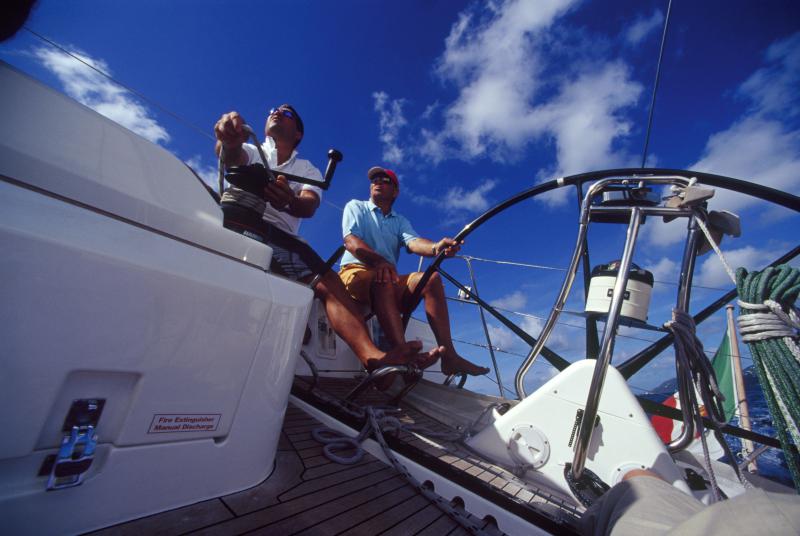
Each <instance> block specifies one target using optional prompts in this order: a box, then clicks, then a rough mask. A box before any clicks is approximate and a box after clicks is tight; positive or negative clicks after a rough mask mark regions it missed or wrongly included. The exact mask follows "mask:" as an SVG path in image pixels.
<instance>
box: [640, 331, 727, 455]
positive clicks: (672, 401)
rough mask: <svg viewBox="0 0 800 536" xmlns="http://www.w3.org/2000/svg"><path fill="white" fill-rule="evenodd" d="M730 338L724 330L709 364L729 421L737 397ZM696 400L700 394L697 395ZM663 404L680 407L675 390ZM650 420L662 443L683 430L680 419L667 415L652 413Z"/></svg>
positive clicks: (702, 408)
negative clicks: (712, 369)
mask: <svg viewBox="0 0 800 536" xmlns="http://www.w3.org/2000/svg"><path fill="white" fill-rule="evenodd" d="M731 359H732V357H731V339H730V333H728V331H727V330H725V335H724V336H723V337H722V342H721V343H720V345H719V348H717V353H716V354H714V359H713V360H712V361H711V366H712V367H714V374H715V375H716V377H717V384H718V385H719V390H720V391H721V392H722V394H723V395H724V396H725V401H724V402H723V403H722V406H723V409H724V411H725V421H726V422H730V420H731V418H732V417H733V416H734V414H735V413H736V401H737V400H738V399H739V398H738V396H737V393H736V383H735V381H734V378H733V365H732V362H731ZM697 398H698V400H699V399H700V396H699V395H698V396H697ZM662 404H664V405H665V406H668V407H670V408H675V409H681V401H680V398H679V396H678V393H677V391H676V392H675V393H674V394H673V395H671V396H669V397H667V399H666V400H664V401H663V402H662ZM700 413H702V414H703V415H706V411H705V407H703V406H700ZM650 422H651V423H652V424H653V428H655V429H656V432H657V433H658V436H659V437H660V438H661V440H662V441H663V442H664V443H669V442H671V441H672V440H673V439H676V438H677V437H678V436H680V434H681V431H682V430H683V423H682V422H681V421H673V420H672V419H670V418H669V417H661V416H658V415H653V416H652V417H650ZM699 438H700V433H699V432H698V433H697V434H696V435H695V439H699Z"/></svg>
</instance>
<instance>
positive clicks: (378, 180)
mask: <svg viewBox="0 0 800 536" xmlns="http://www.w3.org/2000/svg"><path fill="white" fill-rule="evenodd" d="M369 182H371V183H372V184H392V179H390V178H389V177H386V176H385V175H381V176H380V177H375V178H374V179H370V181H369Z"/></svg>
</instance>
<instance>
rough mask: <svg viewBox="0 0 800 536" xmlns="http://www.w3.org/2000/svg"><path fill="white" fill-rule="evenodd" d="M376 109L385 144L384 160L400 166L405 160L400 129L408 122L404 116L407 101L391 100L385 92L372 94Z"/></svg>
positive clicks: (381, 135)
mask: <svg viewBox="0 0 800 536" xmlns="http://www.w3.org/2000/svg"><path fill="white" fill-rule="evenodd" d="M372 99H373V101H374V109H375V111H376V112H378V126H379V129H380V140H381V143H383V160H384V161H386V162H388V163H391V164H398V163H400V162H401V161H402V160H403V149H402V148H401V147H400V141H399V136H400V129H402V128H403V127H404V126H405V125H406V124H407V123H408V121H406V118H405V117H404V116H403V105H404V104H405V99H390V98H389V95H388V94H387V93H386V92H384V91H377V92H375V93H373V94H372Z"/></svg>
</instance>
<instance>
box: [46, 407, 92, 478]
mask: <svg viewBox="0 0 800 536" xmlns="http://www.w3.org/2000/svg"><path fill="white" fill-rule="evenodd" d="M105 403H106V401H105V399H102V398H90V399H79V400H73V401H72V405H71V406H70V408H69V412H68V413H67V417H66V419H64V426H63V427H62V432H64V435H63V436H62V438H61V446H60V448H59V449H58V454H57V455H56V459H55V461H54V462H53V467H52V469H51V470H50V478H49V479H48V480H47V490H48V491H50V490H56V489H63V488H71V487H73V486H78V485H80V484H81V483H82V482H83V477H84V475H85V474H86V471H88V470H89V467H90V466H91V465H92V462H93V461H94V451H95V448H96V447H97V422H98V421H99V420H100V414H101V413H102V412H103V406H104V405H105Z"/></svg>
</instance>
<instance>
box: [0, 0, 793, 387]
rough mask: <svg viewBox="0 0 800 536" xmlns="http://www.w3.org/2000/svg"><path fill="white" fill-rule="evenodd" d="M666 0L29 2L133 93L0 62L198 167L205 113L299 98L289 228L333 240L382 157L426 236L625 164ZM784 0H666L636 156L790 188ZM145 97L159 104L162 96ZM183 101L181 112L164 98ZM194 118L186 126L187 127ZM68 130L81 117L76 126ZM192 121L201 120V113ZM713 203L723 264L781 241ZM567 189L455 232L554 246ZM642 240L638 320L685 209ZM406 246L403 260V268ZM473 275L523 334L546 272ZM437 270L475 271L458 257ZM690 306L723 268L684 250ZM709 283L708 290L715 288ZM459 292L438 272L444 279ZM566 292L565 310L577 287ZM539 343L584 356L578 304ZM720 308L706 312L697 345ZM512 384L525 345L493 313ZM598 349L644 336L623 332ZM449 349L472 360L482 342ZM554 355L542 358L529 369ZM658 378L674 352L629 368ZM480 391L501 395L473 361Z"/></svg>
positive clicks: (466, 314) (42, 64) (654, 311)
mask: <svg viewBox="0 0 800 536" xmlns="http://www.w3.org/2000/svg"><path fill="white" fill-rule="evenodd" d="M666 9H667V2H666V1H650V0H639V1H613V2H612V1H606V2H599V1H596V2H589V1H583V2H581V1H570V0H537V1H534V0H531V1H505V2H501V1H498V2H484V3H475V2H457V1H433V0H429V1H407V2H369V1H349V0H342V1H339V2H322V1H318V2H310V1H282V2H235V1H229V2H221V1H209V0H192V1H188V0H186V1H183V0H181V1H177V0H175V1H169V2H164V1H163V0H162V1H159V2H155V1H138V2H129V3H123V2H120V1H111V2H109V1H104V2H99V1H55V0H40V2H39V3H38V5H37V7H36V8H35V9H34V11H33V13H32V16H31V18H30V19H29V21H28V26H29V27H30V28H31V29H32V30H34V31H35V32H37V33H39V34H41V35H43V36H46V37H47V38H48V39H51V40H53V41H55V42H56V43H58V44H59V45H61V46H63V47H65V48H67V49H69V50H70V51H72V52H74V53H75V54H78V55H80V56H81V57H83V58H84V59H85V60H86V61H88V62H90V63H92V64H94V65H95V66H97V67H98V68H100V69H101V70H103V71H105V72H107V73H110V74H111V75H112V76H113V77H114V78H115V79H117V80H119V81H120V82H121V83H123V84H125V85H127V86H130V87H132V88H135V89H136V90H137V91H138V92H140V93H141V94H143V95H145V96H147V98H148V99H149V100H148V101H143V100H141V99H139V98H138V97H136V96H134V95H131V94H129V93H127V92H126V91H124V90H123V89H121V88H120V87H119V86H117V85H115V84H113V83H111V82H109V81H108V80H106V79H105V78H103V77H101V76H99V75H97V74H96V73H94V72H92V71H91V70H89V69H87V68H86V67H84V66H82V65H81V64H80V63H78V62H76V61H75V60H74V59H71V58H69V57H68V56H66V55H64V54H63V53H61V52H59V51H58V50H56V49H54V48H53V47H51V46H50V45H48V44H47V43H45V42H43V41H41V40H40V39H39V38H37V37H35V36H34V35H32V34H31V33H29V32H26V31H24V30H23V31H21V32H20V33H19V34H17V36H16V37H15V38H13V39H11V40H9V41H7V42H5V43H3V44H2V45H0V58H2V59H3V60H4V61H7V62H9V63H11V64H12V65H15V66H17V67H18V68H19V69H21V70H23V71H25V72H27V73H30V74H31V75H33V76H34V77H36V78H39V79H41V80H43V81H44V82H45V83H47V84H50V85H52V86H53V87H55V88H57V89H58V90H60V91H63V92H65V93H67V94H69V95H71V96H72V97H73V98H76V99H77V100H79V101H81V102H83V103H84V104H87V105H89V106H91V107H93V108H95V109H97V110H98V111H100V112H101V113H104V114H106V115H108V116H109V117H111V118H113V119H114V120H116V121H118V122H120V123H122V124H123V125H125V126H127V127H128V128H130V129H131V130H134V131H135V132H137V133H139V134H141V135H142V136H144V137H146V138H148V139H150V140H151V141H153V142H155V143H158V144H160V145H162V146H163V147H165V148H166V149H168V150H170V151H171V152H173V153H174V154H175V155H176V156H177V157H178V158H180V159H182V160H184V161H187V162H189V163H190V164H191V165H192V166H193V167H194V168H195V169H197V170H198V172H200V173H201V174H203V175H204V176H205V177H208V178H209V180H210V181H212V182H213V180H214V179H213V176H214V167H215V162H214V159H213V152H212V145H213V144H212V141H211V139H209V136H211V132H212V126H213V124H214V122H215V121H216V119H217V118H218V117H219V116H220V115H221V114H222V113H224V112H226V111H230V110H237V111H239V112H240V113H241V114H242V115H243V116H244V117H245V118H246V119H247V120H248V121H249V122H250V123H251V124H253V125H254V126H256V127H258V128H257V129H256V130H257V131H259V132H261V131H262V126H263V121H264V119H265V113H266V110H268V109H269V108H270V107H272V106H275V105H277V104H281V103H283V102H290V103H292V104H294V106H295V107H296V108H297V109H298V111H299V112H300V113H301V115H302V116H303V119H304V122H305V125H306V136H305V139H304V140H303V143H302V145H301V146H300V152H301V155H302V156H303V157H305V158H309V159H310V160H311V161H312V162H314V163H315V164H316V165H317V166H318V167H320V168H324V166H325V154H326V151H327V149H328V148H330V147H336V148H338V149H339V150H341V151H342V152H343V153H344V161H343V162H342V164H341V165H340V166H339V169H338V171H337V175H336V178H335V179H334V183H333V187H332V189H331V190H330V191H329V192H328V193H326V195H325V197H324V202H323V204H322V206H321V207H320V209H319V211H318V213H317V215H316V216H315V217H314V218H313V219H311V220H309V221H306V222H304V223H303V226H302V227H301V234H303V235H304V236H305V237H306V238H307V239H308V240H309V241H310V242H311V244H312V245H313V246H314V247H315V248H316V249H317V250H318V251H320V253H321V254H322V255H323V256H327V254H328V252H331V251H333V250H334V249H335V247H336V246H337V245H338V244H339V243H340V242H341V236H340V232H339V229H340V218H341V207H343V206H344V204H345V203H346V202H347V201H348V200H350V199H352V198H364V197H365V196H366V195H367V194H368V188H367V186H368V183H367V180H366V170H367V169H368V168H369V167H371V166H373V165H386V166H388V167H391V168H393V169H395V170H396V171H397V172H398V175H399V176H400V180H401V195H400V198H399V200H398V203H397V205H396V208H397V210H398V211H400V212H402V213H403V214H405V215H406V216H408V217H409V218H410V219H411V221H412V222H413V224H414V226H415V227H416V229H417V230H418V231H419V232H420V233H421V234H422V235H423V236H427V237H430V238H433V239H437V238H439V237H441V236H444V235H448V236H453V235H455V234H456V233H457V232H458V231H459V230H460V229H461V228H462V227H463V226H464V225H465V224H466V223H468V222H469V221H471V220H472V219H474V218H475V217H476V216H478V215H479V214H481V213H482V212H484V211H485V210H487V209H488V208H490V207H491V206H493V205H495V204H497V203H498V202H500V201H502V200H503V199H506V198H508V197H510V196H511V195H513V194H515V193H516V192H519V191H521V190H523V189H526V188H528V187H530V186H532V185H533V184H535V183H537V182H540V181H543V180H547V179H551V178H554V177H557V176H561V175H566V174H573V173H579V172H585V171H591V170H598V169H607V168H614V167H623V166H638V165H639V164H640V163H641V158H642V147H643V143H644V137H645V130H646V122H647V113H648V107H649V104H650V96H651V92H652V86H653V78H654V75H655V67H656V60H657V57H658V49H659V44H660V40H661V31H662V28H663V23H664V16H665V14H666ZM799 23H800V5H798V4H797V2H791V1H762V2H751V1H725V2H723V1H718V2H713V1H709V2H686V1H676V2H675V3H674V5H673V8H672V14H671V21H670V30H669V34H668V37H667V48H666V51H665V54H664V60H663V66H662V79H661V86H660V89H659V93H658V98H657V102H656V109H655V114H654V123H653V130H652V137H651V142H650V151H649V156H648V164H649V165H657V166H660V167H673V168H686V169H696V170H699V171H707V172H712V173H719V174H723V175H729V176H732V177H736V178H742V179H747V180H752V181H755V182H760V183H763V184H768V185H770V186H773V187H775V188H779V189H782V190H787V191H791V192H793V193H795V194H798V193H800V102H798V94H800V91H798V89H800V24H799ZM153 103H157V104H158V105H155V104H153ZM162 107H163V109H167V110H169V111H170V112H172V113H174V114H176V115H178V116H180V117H181V118H182V121H178V120H176V119H175V118H174V117H172V115H170V114H168V113H165V112H164V111H163V109H162ZM195 127H197V129H196V128H195ZM76 128H79V125H76ZM198 129H199V130H198ZM711 205H712V208H717V209H727V210H731V211H734V212H737V213H739V214H740V215H741V216H742V219H743V229H744V232H743V235H742V237H741V238H738V239H735V240H730V239H728V240H726V241H725V242H724V243H723V249H724V250H725V251H726V253H727V255H728V257H729V259H730V262H731V264H733V265H735V266H746V267H748V268H750V269H759V268H761V267H763V265H764V264H765V263H767V262H769V261H770V260H771V259H773V258H774V257H776V256H778V255H780V254H781V253H783V252H784V251H785V250H787V249H789V248H790V247H793V246H794V245H795V244H796V237H797V231H796V229H797V228H798V217H797V216H796V215H793V214H790V213H789V212H788V211H786V210H784V209H774V208H771V207H766V206H764V205H763V204H761V203H756V202H753V201H752V200H749V199H747V198H744V197H742V196H740V195H738V194H736V193H730V192H717V195H716V197H715V198H714V199H713V200H712V203H711ZM575 224H576V211H575V199H574V196H572V197H564V196H561V195H560V194H559V195H553V196H549V197H547V198H545V199H539V200H535V201H530V202H527V203H524V204H523V205H521V206H519V207H518V208H516V209H513V210H512V211H510V212H508V213H506V214H503V215H502V216H500V217H498V218H497V219H496V220H495V221H492V222H491V223H489V224H487V225H485V226H484V227H483V228H481V229H480V230H479V231H477V232H476V233H474V234H473V235H472V236H470V238H469V240H468V243H467V245H466V246H465V248H464V249H463V250H462V252H463V253H464V254H466V255H470V256H474V257H479V258H487V259H493V260H501V261H513V262H516V263H529V264H537V265H546V266H551V267H556V268H563V267H565V266H566V264H567V262H568V259H569V255H570V252H571V247H572V244H573V241H574V236H575V232H576V225H575ZM643 233H644V234H643V238H642V241H641V243H640V245H639V246H638V248H637V252H636V256H635V260H636V262H637V263H638V264H640V265H642V266H644V267H647V268H649V269H651V270H652V271H653V272H654V273H655V276H656V280H657V281H659V283H657V285H656V288H655V292H654V299H653V305H652V306H651V309H650V320H651V322H652V323H657V324H660V323H661V322H663V321H665V320H667V319H668V316H669V311H670V307H671V303H672V302H673V301H674V292H673V291H674V286H671V285H670V283H673V282H674V281H675V280H676V275H677V274H676V269H677V263H679V254H680V251H681V244H680V240H681V234H682V228H681V226H680V224H672V225H663V224H661V223H660V222H656V221H649V222H648V224H646V225H645V226H644V231H643ZM623 234H624V229H622V228H620V227H616V226H597V227H595V228H594V229H593V230H592V231H591V238H592V239H593V240H595V241H596V243H595V247H596V249H594V250H593V263H594V264H598V263H600V262H607V261H610V260H613V259H615V258H618V257H619V256H620V253H621V244H622V238H623ZM416 265H417V260H416V259H415V258H412V257H411V256H409V255H405V256H404V257H403V260H402V261H401V264H400V267H401V270H405V271H409V270H412V269H414V268H415V267H416ZM473 266H474V268H475V272H476V275H477V278H478V286H479V290H480V291H481V295H482V296H483V297H484V298H485V299H487V300H488V301H491V302H493V303H495V304H497V305H499V306H502V307H503V308H505V309H509V310H513V311H516V312H519V313H525V314H527V315H529V316H520V315H512V319H514V320H515V321H516V322H517V323H519V324H520V325H522V326H523V327H524V328H525V329H527V330H529V331H530V332H531V333H532V334H534V335H536V334H537V333H538V330H539V329H540V327H541V324H542V320H541V318H540V317H542V316H545V315H546V314H547V312H548V310H549V308H550V306H551V305H552V302H553V300H554V298H555V293H556V291H557V289H558V286H559V285H560V282H561V278H562V276H563V272H560V271H557V270H542V269H523V268H521V267H517V266H511V265H501V264H496V263H489V262H484V261H473ZM445 269H447V270H448V271H449V272H450V273H452V274H453V275H455V276H456V277H458V278H459V279H460V280H461V281H464V282H467V281H468V272H467V270H466V266H465V262H464V261H462V260H459V259H456V260H452V261H448V262H447V263H446V264H445ZM697 281H698V283H700V284H701V285H703V286H706V287H710V288H708V289H698V291H697V292H696V293H695V294H694V300H693V303H694V306H695V307H700V306H702V305H704V304H705V303H707V302H708V301H710V300H713V299H714V298H715V297H717V296H718V295H719V294H720V293H721V292H723V291H724V290H726V289H728V288H729V286H730V285H729V282H726V279H725V276H724V273H723V271H722V268H721V265H720V263H719V262H718V261H717V260H716V259H715V258H713V257H708V256H707V257H704V258H702V259H700V261H699V263H698V270H697ZM717 289H721V290H717ZM449 294H450V295H454V292H453V291H452V289H450V292H449ZM574 294H575V296H574V298H575V299H573V300H571V302H570V308H571V309H575V310H578V309H581V308H582V304H581V303H580V300H579V299H578V298H579V295H580V292H577V293H574ZM451 311H452V316H453V332H454V335H455V337H456V338H457V339H459V340H462V341H467V342H473V343H483V344H485V340H484V339H483V333H482V328H481V326H480V320H479V317H478V312H477V310H476V309H475V308H474V307H473V306H470V305H465V304H458V303H453V304H451ZM562 322H563V324H561V325H560V326H559V328H558V329H557V331H556V333H555V336H554V340H553V341H552V344H551V346H552V347H553V348H554V349H556V350H557V351H559V352H562V353H563V355H564V356H565V357H567V358H569V359H578V358H580V357H582V354H583V336H584V335H583V333H584V332H583V331H582V329H581V328H580V327H573V325H579V324H580V318H578V317H570V316H565V317H562ZM723 327H724V320H723V318H722V317H721V316H719V315H718V316H717V317H715V318H713V319H712V320H711V321H710V322H709V323H708V325H704V326H702V327H701V329H700V334H701V335H702V338H703V340H704V341H705V342H706V345H707V347H708V348H710V349H713V348H715V347H716V345H717V344H718V342H719V339H720V337H721V333H722V329H723ZM491 334H492V337H493V342H494V344H495V346H500V347H501V348H503V349H504V350H506V351H508V352H510V353H499V354H498V358H499V360H500V364H501V370H502V373H503V381H504V382H505V383H506V385H511V384H512V379H513V375H514V372H515V370H516V368H517V366H518V363H519V361H520V357H518V356H517V355H514V354H521V353H524V352H525V347H524V346H523V345H521V344H520V342H519V341H515V340H514V338H513V336H511V335H510V333H509V332H507V331H506V330H504V329H502V328H500V327H498V326H495V325H493V326H492V327H491ZM622 334H623V335H626V336H627V337H633V338H621V339H620V340H619V343H618V345H617V354H616V355H615V359H614V362H620V361H621V360H622V359H624V357H625V356H629V355H632V354H633V353H635V352H636V350H637V348H639V347H641V345H643V344H646V343H645V342H642V341H641V340H638V339H650V340H652V339H653V338H654V335H656V334H654V333H651V332H642V331H633V330H628V329H625V330H623V332H622ZM459 349H460V350H461V351H462V352H463V353H464V354H465V355H467V356H469V357H470V358H472V359H474V360H476V361H479V362H482V363H488V356H487V354H486V352H485V350H482V349H480V348H478V347H474V346H470V345H460V346H459ZM551 375H552V369H551V368H550V367H549V366H547V365H546V364H545V363H544V362H542V363H537V365H536V366H535V367H534V369H533V372H532V373H531V375H530V380H529V382H528V384H529V389H531V388H533V387H534V386H535V385H538V384H539V383H541V381H543V380H544V379H546V378H549V377H550V376H551ZM672 375H674V372H673V364H672V361H671V359H670V355H669V352H667V353H665V355H664V356H663V357H662V358H660V359H659V360H657V361H656V362H655V363H654V366H653V367H651V368H649V369H647V370H645V371H643V372H641V373H639V374H637V375H636V376H635V377H634V378H633V379H632V380H631V384H632V385H634V386H635V387H637V388H638V387H642V388H649V387H652V386H655V385H657V384H659V383H661V382H662V381H664V380H665V379H668V378H669V377H670V376H672ZM469 385H471V386H472V387H473V388H475V389H477V390H481V391H485V392H490V393H496V391H497V388H496V386H495V385H494V384H493V383H492V382H491V381H490V380H489V379H486V378H483V379H478V380H471V382H470V384H469Z"/></svg>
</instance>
